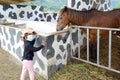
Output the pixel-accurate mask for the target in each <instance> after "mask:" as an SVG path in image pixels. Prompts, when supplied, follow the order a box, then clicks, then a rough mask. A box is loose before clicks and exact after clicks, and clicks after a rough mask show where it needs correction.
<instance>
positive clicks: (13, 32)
mask: <svg viewBox="0 0 120 80" xmlns="http://www.w3.org/2000/svg"><path fill="white" fill-rule="evenodd" d="M9 33H10V41H11V44H12V46H13V45H14V44H15V40H14V35H15V34H16V31H15V29H13V28H9Z"/></svg>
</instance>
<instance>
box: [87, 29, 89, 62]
mask: <svg viewBox="0 0 120 80" xmlns="http://www.w3.org/2000/svg"><path fill="white" fill-rule="evenodd" d="M87 61H89V28H87Z"/></svg>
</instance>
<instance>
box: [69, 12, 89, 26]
mask: <svg viewBox="0 0 120 80" xmlns="http://www.w3.org/2000/svg"><path fill="white" fill-rule="evenodd" d="M68 16H69V21H70V23H72V24H75V25H83V24H85V23H86V22H88V20H89V19H90V18H91V12H84V11H73V13H70V12H69V13H68Z"/></svg>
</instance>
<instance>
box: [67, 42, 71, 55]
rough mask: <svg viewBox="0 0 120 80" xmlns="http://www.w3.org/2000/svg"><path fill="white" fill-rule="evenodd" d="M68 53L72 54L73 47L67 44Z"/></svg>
mask: <svg viewBox="0 0 120 80" xmlns="http://www.w3.org/2000/svg"><path fill="white" fill-rule="evenodd" d="M67 53H68V54H70V53H71V45H70V44H67Z"/></svg>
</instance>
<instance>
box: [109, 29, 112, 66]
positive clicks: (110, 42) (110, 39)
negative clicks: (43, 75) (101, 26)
mask: <svg viewBox="0 0 120 80" xmlns="http://www.w3.org/2000/svg"><path fill="white" fill-rule="evenodd" d="M111 45H112V32H111V30H109V49H108V52H109V58H108V60H109V61H108V67H109V68H111Z"/></svg>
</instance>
